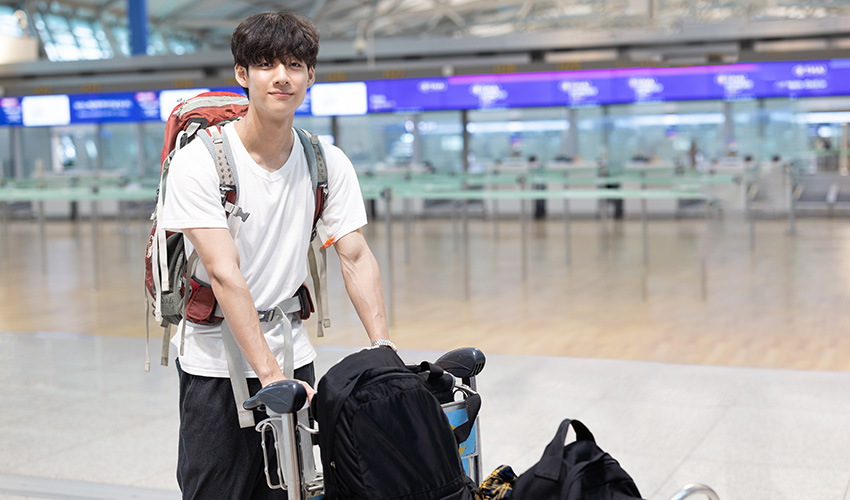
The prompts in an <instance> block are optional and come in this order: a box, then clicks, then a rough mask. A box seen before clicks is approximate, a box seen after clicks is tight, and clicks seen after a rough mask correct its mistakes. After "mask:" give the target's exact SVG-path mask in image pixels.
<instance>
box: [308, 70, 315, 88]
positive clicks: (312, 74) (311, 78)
mask: <svg viewBox="0 0 850 500" xmlns="http://www.w3.org/2000/svg"><path fill="white" fill-rule="evenodd" d="M307 76H308V80H307V87H308V88H309V87H312V86H313V84H314V83H316V67H315V66H314V67H312V68H307Z"/></svg>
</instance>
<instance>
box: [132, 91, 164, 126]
mask: <svg viewBox="0 0 850 500" xmlns="http://www.w3.org/2000/svg"><path fill="white" fill-rule="evenodd" d="M133 98H134V99H135V101H136V109H137V113H138V116H139V119H140V120H142V121H151V120H159V93H158V92H154V91H146V92H136V94H135V95H134V96H133Z"/></svg>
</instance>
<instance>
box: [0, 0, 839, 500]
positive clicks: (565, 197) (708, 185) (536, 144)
mask: <svg viewBox="0 0 850 500" xmlns="http://www.w3.org/2000/svg"><path fill="white" fill-rule="evenodd" d="M282 8H283V9H289V10H292V11H295V12H298V13H301V14H303V15H305V16H307V17H309V18H311V19H312V20H313V21H314V22H315V23H316V25H317V27H318V28H319V31H320V33H321V41H320V46H321V49H320V52H319V58H318V64H317V67H316V83H315V84H314V85H313V87H312V88H311V89H310V92H309V94H308V96H307V99H305V102H304V104H303V105H302V106H301V107H300V108H299V109H298V111H296V115H295V126H297V127H301V128H304V129H306V130H309V131H311V132H313V133H315V134H317V135H319V136H320V137H321V138H322V140H324V141H326V142H327V143H332V144H335V145H337V146H339V147H340V148H342V150H343V151H344V152H345V153H346V154H347V156H348V157H349V158H350V160H351V162H352V164H353V166H354V168H355V170H356V171H357V176H358V180H359V182H360V188H361V192H362V194H363V200H364V204H365V206H366V211H367V214H368V217H369V223H368V224H367V225H366V226H365V227H364V228H363V229H362V231H363V234H364V236H365V239H366V241H367V242H368V244H369V246H370V248H371V250H372V252H373V253H374V255H375V258H376V260H377V262H378V265H379V267H380V271H381V279H382V284H383V291H384V300H385V304H386V308H387V317H388V322H389V326H390V336H391V338H392V340H393V341H394V342H395V344H396V345H398V347H399V354H400V355H401V357H402V358H403V359H404V360H405V361H406V362H408V363H411V364H413V363H419V362H420V361H423V360H431V361H433V360H435V359H436V358H438V357H439V356H440V355H441V354H443V353H445V352H448V351H450V350H452V349H456V348H459V347H467V346H472V347H477V348H478V349H480V350H481V351H482V352H483V353H484V354H485V355H486V358H487V361H486V365H485V367H484V370H483V371H482V372H481V373H480V375H478V376H477V377H476V378H477V383H478V391H479V393H480V394H481V397H482V400H483V404H482V409H481V412H480V415H479V422H478V426H479V431H480V442H479V451H480V459H481V472H482V473H483V475H485V476H486V475H487V474H488V473H489V472H491V471H493V470H494V469H495V468H496V467H498V466H499V465H502V464H505V465H510V466H512V467H513V469H514V470H515V471H516V472H517V473H518V474H519V473H522V472H524V471H526V470H527V469H528V468H529V467H531V466H532V465H534V464H535V463H536V462H537V461H538V460H539V459H540V457H541V454H542V453H543V449H544V448H545V446H546V444H548V443H549V441H550V440H551V439H552V436H553V435H554V434H555V431H556V430H557V428H558V424H559V423H560V422H561V421H562V420H563V419H565V418H572V419H577V420H580V421H582V422H583V423H584V424H585V425H586V426H587V427H588V428H589V429H590V430H591V431H592V432H593V434H594V436H595V437H596V440H597V443H598V444H599V445H600V446H601V447H602V448H603V449H604V450H605V451H607V452H609V453H610V454H611V455H612V456H613V457H615V458H616V459H617V460H618V461H619V462H620V464H621V465H622V466H623V468H624V469H625V470H626V471H627V472H628V473H629V474H630V475H631V476H632V478H633V479H634V480H635V483H636V484H637V486H638V488H639V489H640V492H641V494H642V496H643V497H644V498H647V499H652V500H667V499H673V498H676V499H682V498H684V496H683V495H681V494H680V492H681V491H682V490H683V489H685V488H686V487H687V485H689V484H694V483H698V484H703V485H706V486H708V487H709V488H710V489H711V491H699V492H695V493H694V494H693V495H692V496H691V498H709V499H712V500H717V499H722V500H778V499H788V500H799V499H812V500H826V499H830V500H832V499H834V500H850V432H847V430H846V429H845V426H846V425H847V424H846V423H847V422H848V419H850V402H848V400H847V397H846V395H847V394H848V393H850V356H848V353H850V335H848V326H847V325H850V307H847V304H848V300H850V224H848V220H850V219H848V216H850V126H848V123H850V1H847V0H822V1H802V2H801V1H786V0H700V1H685V0H605V1H592V0H558V1H543V0H525V1H520V0H489V1H487V2H482V1H477V0H370V1H362V0H316V1H306V0H304V1H302V0H293V1H283V2H269V1H265V0H260V1H253V0H252V1H246V0H232V1H229V2H219V1H213V2H200V1H198V0H176V1H175V0H172V1H165V0H127V1H126V2H115V1H111V0H62V1H57V2H49V1H41V0H39V1H32V0H28V1H23V0H0V211H2V214H0V216H2V220H1V221H0V223H2V226H0V499H8V500H21V499H41V498H53V499H75V500H83V499H125V498H126V499H130V498H139V499H177V498H180V491H179V488H178V485H177V479H176V476H175V470H176V463H177V431H178V420H179V419H178V404H177V402H178V401H177V400H178V396H177V395H178V384H177V382H178V380H177V373H176V369H175V367H174V362H173V361H174V356H176V353H174V352H171V354H170V358H171V359H170V362H169V363H168V366H160V365H159V363H157V360H158V359H159V357H160V355H159V352H160V346H161V344H162V329H161V328H159V326H158V325H155V323H154V321H153V319H152V318H151V317H149V314H148V313H149V310H146V300H145V293H144V291H143V284H144V277H145V275H144V272H145V270H144V264H143V263H144V261H145V246H146V242H147V241H148V238H149V235H150V231H151V221H150V216H151V213H152V211H153V210H154V208H155V200H156V196H157V187H158V185H159V182H160V172H161V159H162V158H161V153H162V150H163V135H164V131H165V120H166V119H167V118H168V116H169V114H170V112H171V110H172V109H173V108H174V106H175V105H177V104H179V103H180V102H181V101H182V100H185V99H188V98H190V97H192V96H194V95H197V94H199V93H201V92H206V91H230V92H236V93H242V89H241V88H240V87H239V86H238V84H237V83H236V80H235V79H234V76H233V58H232V56H231V54H230V49H229V37H230V34H231V33H232V31H233V29H234V28H235V27H236V25H237V24H238V23H239V21H240V20H241V19H244V18H245V17H247V16H249V15H251V14H254V13H258V12H266V11H275V10H279V9H282ZM170 149H171V148H170V147H166V150H170ZM328 261H329V262H328V305H329V311H330V317H331V325H332V326H331V327H330V328H327V329H326V330H325V334H324V336H323V337H321V338H318V337H316V335H315V331H316V319H315V317H313V318H311V319H310V320H308V321H307V325H308V330H309V331H310V332H311V339H312V342H313V344H314V345H315V347H316V350H317V353H318V358H317V360H316V367H317V370H316V371H317V375H318V376H319V377H320V376H321V375H322V374H323V373H325V372H326V371H327V370H328V369H329V368H330V367H331V366H333V365H334V364H335V363H336V362H337V361H338V360H340V359H341V358H343V357H344V356H346V355H347V354H350V353H353V352H355V351H357V350H359V349H361V348H363V347H366V346H368V344H369V340H368V338H367V336H366V334H365V331H364V329H363V326H362V324H361V323H360V320H359V319H358V317H357V314H356V312H355V310H354V307H353V306H352V304H351V301H350V299H349V298H348V296H347V294H346V291H345V286H344V283H343V280H342V277H341V273H340V272H339V271H338V269H340V262H339V259H338V257H337V255H336V253H335V252H334V251H333V250H329V251H328ZM146 325H149V330H150V339H149V340H148V339H146V329H147V327H146ZM146 344H147V346H149V347H148V348H149V349H150V352H151V357H152V358H153V359H154V363H152V364H153V366H152V368H151V370H150V371H149V372H146V371H145V369H144V365H145V356H146ZM845 356H848V357H845ZM316 453H317V454H318V450H316ZM317 456H318V455H317Z"/></svg>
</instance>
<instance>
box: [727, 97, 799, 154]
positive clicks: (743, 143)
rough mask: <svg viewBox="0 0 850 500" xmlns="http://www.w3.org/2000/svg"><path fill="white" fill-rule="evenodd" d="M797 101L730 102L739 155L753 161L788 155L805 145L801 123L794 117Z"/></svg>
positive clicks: (796, 116)
mask: <svg viewBox="0 0 850 500" xmlns="http://www.w3.org/2000/svg"><path fill="white" fill-rule="evenodd" d="M799 102H800V101H795V100H790V99H758V100H752V101H736V102H734V103H732V107H733V110H734V111H733V117H734V132H735V133H734V136H735V140H736V143H737V144H736V147H737V150H738V152H739V153H738V154H739V156H744V157H747V156H751V157H752V158H753V159H754V160H756V161H769V160H770V159H771V158H774V157H780V158H791V157H795V156H798V155H799V154H801V153H804V152H805V151H806V150H807V149H808V148H807V146H806V140H805V126H804V125H803V124H801V123H800V122H799V120H798V104H799Z"/></svg>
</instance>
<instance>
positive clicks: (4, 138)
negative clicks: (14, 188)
mask: <svg viewBox="0 0 850 500" xmlns="http://www.w3.org/2000/svg"><path fill="white" fill-rule="evenodd" d="M13 130H14V129H13V128H12V127H0V179H4V178H6V179H8V178H12V177H14V176H15V165H14V163H13V162H14V161H15V159H14V151H15V145H14V144H13V142H12V141H13V140H14V133H13Z"/></svg>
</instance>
